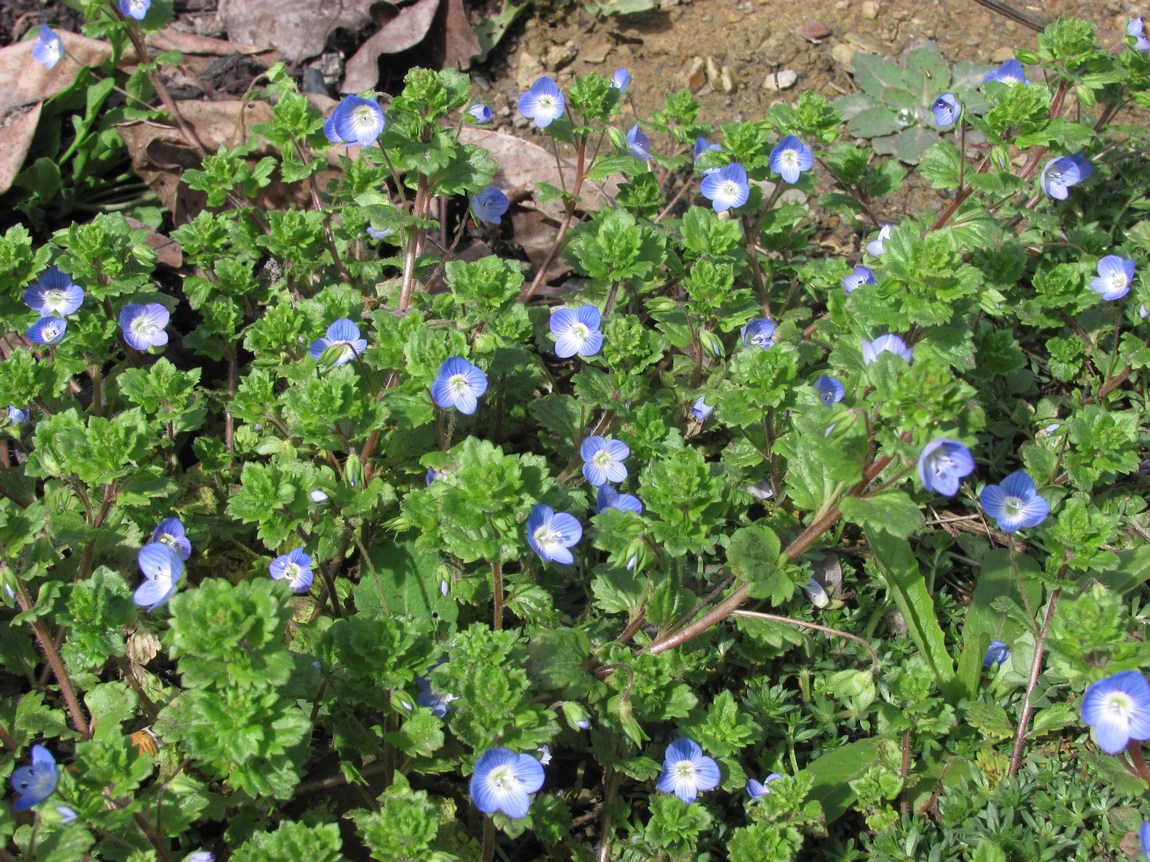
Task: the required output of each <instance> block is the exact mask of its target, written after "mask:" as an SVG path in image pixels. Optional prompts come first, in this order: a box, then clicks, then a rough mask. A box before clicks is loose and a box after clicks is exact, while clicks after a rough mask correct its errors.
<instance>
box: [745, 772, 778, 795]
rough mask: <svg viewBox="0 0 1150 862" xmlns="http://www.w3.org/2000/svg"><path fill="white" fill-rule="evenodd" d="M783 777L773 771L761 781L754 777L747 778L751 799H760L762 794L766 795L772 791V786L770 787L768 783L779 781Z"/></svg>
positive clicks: (748, 793) (748, 792)
mask: <svg viewBox="0 0 1150 862" xmlns="http://www.w3.org/2000/svg"><path fill="white" fill-rule="evenodd" d="M782 777H783V776H781V775H779V773H777V772H772V773H771V774H770V775H768V776H767V777H766V778H764V779H763V780H762V781H761V782H760V781H756V780H755V779H754V778H748V779H747V795H748V796H750V797H751V799H758V798H759V797H760V796H766V795H767V794H768V793H770V792H771V788H770V787H768V785H769V784H770V783H771V782H772V781H778V780H779V779H780V778H782Z"/></svg>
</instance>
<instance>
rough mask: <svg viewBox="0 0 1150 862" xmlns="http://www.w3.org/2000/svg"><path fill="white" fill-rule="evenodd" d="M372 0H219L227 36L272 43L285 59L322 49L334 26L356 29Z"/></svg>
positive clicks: (365, 18) (368, 17)
mask: <svg viewBox="0 0 1150 862" xmlns="http://www.w3.org/2000/svg"><path fill="white" fill-rule="evenodd" d="M372 2H373V0H220V5H219V14H220V17H221V18H222V19H223V21H224V26H225V27H226V28H227V31H228V38H230V39H234V40H235V41H237V42H248V43H255V44H260V45H268V44H270V45H274V46H275V47H276V48H277V49H279V51H280V52H281V53H282V54H283V55H284V56H285V57H287V58H288V59H289V60H306V59H307V58H309V57H315V56H316V55H318V54H320V53H322V52H323V48H324V43H325V42H326V41H327V37H328V35H329V34H330V33H331V32H332V31H333V30H335V29H337V28H341V27H342V28H344V29H346V30H351V31H357V30H359V29H360V28H361V27H364V26H365V25H367V24H370V23H371V6H372Z"/></svg>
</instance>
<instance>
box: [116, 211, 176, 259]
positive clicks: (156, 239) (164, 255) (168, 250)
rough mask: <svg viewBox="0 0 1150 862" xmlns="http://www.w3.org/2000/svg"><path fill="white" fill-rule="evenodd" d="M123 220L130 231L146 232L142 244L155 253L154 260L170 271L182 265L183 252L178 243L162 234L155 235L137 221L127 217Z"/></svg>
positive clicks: (146, 226)
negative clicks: (167, 267) (169, 268)
mask: <svg viewBox="0 0 1150 862" xmlns="http://www.w3.org/2000/svg"><path fill="white" fill-rule="evenodd" d="M125 220H126V221H127V222H128V227H130V228H131V229H132V230H146V231H147V232H148V235H147V236H146V237H145V238H144V244H145V245H146V246H148V248H150V249H152V250H153V251H155V252H156V260H157V261H158V262H159V263H162V264H163V265H164V266H169V267H171V268H172V269H179V268H180V267H181V266H183V265H184V250H183V248H182V247H181V246H180V244H179V243H178V242H176V241H175V240H174V239H172V238H171V237H167V236H164V235H163V234H162V233H156V232H155V231H154V230H152V229H151V228H150V227H148V225H146V224H144V223H143V222H142V221H140V220H139V219H134V218H131V217H129V218H127V219H125Z"/></svg>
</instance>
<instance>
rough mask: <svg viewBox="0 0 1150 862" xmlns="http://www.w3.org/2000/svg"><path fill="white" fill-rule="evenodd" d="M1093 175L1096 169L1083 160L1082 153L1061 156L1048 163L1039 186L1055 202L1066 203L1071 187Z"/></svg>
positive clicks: (1043, 170)
mask: <svg viewBox="0 0 1150 862" xmlns="http://www.w3.org/2000/svg"><path fill="white" fill-rule="evenodd" d="M1092 173H1094V167H1093V166H1092V165H1091V164H1090V162H1088V161H1086V159H1085V158H1083V156H1082V153H1075V154H1074V155H1072V156H1059V157H1058V158H1056V159H1051V160H1050V161H1048V162H1047V163H1046V167H1044V168H1043V169H1042V179H1041V180H1040V181H1039V184H1040V185H1041V186H1042V190H1043V191H1044V192H1046V194H1048V195H1050V196H1051V197H1052V198H1054V199H1055V200H1059V201H1064V200H1066V198H1067V197H1068V196H1069V195H1070V187H1071V186H1074V185H1078V183H1080V182H1082V181H1083V180H1085V179H1088V178H1089V177H1090V175H1091V174H1092Z"/></svg>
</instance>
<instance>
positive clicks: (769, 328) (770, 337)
mask: <svg viewBox="0 0 1150 862" xmlns="http://www.w3.org/2000/svg"><path fill="white" fill-rule="evenodd" d="M777 328H778V327H777V326H776V325H775V322H774V321H773V320H771V319H770V318H769V317H756V318H755V319H754V320H752V321H749V322H748V323H747V324H746V325H745V326H744V327H743V328H742V330H741V331H740V332H739V338H740V339H741V340H742V342H743V347H757V348H759V349H760V350H770V349H771V348H772V347H774V346H775V330H776V329H777Z"/></svg>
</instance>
